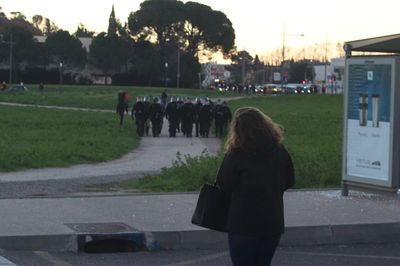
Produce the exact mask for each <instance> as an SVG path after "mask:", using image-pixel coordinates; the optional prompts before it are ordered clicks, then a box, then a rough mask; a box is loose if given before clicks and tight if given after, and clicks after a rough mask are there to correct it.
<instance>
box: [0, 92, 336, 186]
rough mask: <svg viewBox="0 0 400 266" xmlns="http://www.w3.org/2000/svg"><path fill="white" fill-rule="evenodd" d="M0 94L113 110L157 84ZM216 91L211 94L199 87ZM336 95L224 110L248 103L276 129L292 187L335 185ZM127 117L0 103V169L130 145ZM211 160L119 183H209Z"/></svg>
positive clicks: (95, 157)
mask: <svg viewBox="0 0 400 266" xmlns="http://www.w3.org/2000/svg"><path fill="white" fill-rule="evenodd" d="M29 88H30V90H29V91H28V92H14V93H12V92H6V93H4V92H2V93H0V101H7V102H18V103H31V104H43V105H58V106H74V107H86V108H96V109H97V108H98V109H111V110H112V109H114V108H115V103H116V94H117V92H118V91H119V90H120V89H125V90H127V91H129V93H130V94H131V96H132V98H135V97H136V95H157V96H158V95H160V94H161V92H162V90H163V88H126V87H104V86H98V87H95V86H90V87H89V86H87V87H79V86H75V87H72V86H63V87H62V88H61V89H59V88H58V86H53V87H51V86H49V87H46V88H45V92H44V93H40V92H39V91H38V90H37V88H35V87H32V85H31V86H29ZM206 92H207V95H208V96H211V97H220V96H221V95H224V96H225V95H227V96H230V94H221V93H219V92H215V91H214V92H211V91H206ZM168 94H169V95H182V96H183V95H186V96H192V97H195V96H199V95H204V91H199V90H188V89H180V90H176V89H168ZM342 99H343V98H342V96H341V95H285V96H277V97H264V96H263V97H253V98H251V99H242V100H236V101H231V102H230V103H229V104H230V107H231V109H232V111H234V110H236V109H237V108H239V107H242V106H255V107H257V108H260V109H261V110H262V111H263V112H265V113H266V114H268V115H269V116H270V117H271V118H272V119H273V120H274V121H275V122H277V123H279V124H281V125H282V127H283V128H284V136H285V141H284V144H285V146H286V147H287V149H288V150H289V152H290V153H291V155H292V157H293V161H294V165H295V171H296V178H297V182H296V188H317V187H319V188H322V187H337V186H339V184H340V176H341V156H342V155H341V153H342V104H343V103H342ZM134 131H135V129H134V125H133V123H125V125H124V127H123V128H122V129H119V127H118V121H117V118H116V115H115V114H112V113H95V112H80V111H61V110H46V109H39V108H18V107H6V106H0V172H1V171H2V172H5V171H15V170H21V169H27V168H40V167H49V166H66V165H72V164H78V163H89V162H98V161H106V160H111V159H115V158H118V157H120V156H121V155H123V154H125V153H127V152H128V151H129V150H131V149H133V148H134V147H136V145H137V144H138V139H137V137H136V134H135V133H134ZM221 156H222V154H221V155H220V156H219V157H218V158H214V157H210V156H200V157H195V158H186V159H188V160H187V161H186V162H185V160H182V158H179V157H178V159H177V162H176V163H175V164H174V166H173V167H171V168H166V169H163V170H162V173H161V175H159V176H155V177H147V178H144V179H142V180H140V181H136V182H134V184H131V182H128V183H124V184H119V185H118V187H122V188H132V187H133V188H135V189H140V190H145V191H148V190H150V191H193V190H198V189H199V188H200V186H201V184H203V183H204V182H212V181H213V179H214V177H215V174H216V171H217V168H218V165H219V163H220V160H221Z"/></svg>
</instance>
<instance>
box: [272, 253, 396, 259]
mask: <svg viewBox="0 0 400 266" xmlns="http://www.w3.org/2000/svg"><path fill="white" fill-rule="evenodd" d="M277 253H286V254H301V255H310V256H330V257H348V258H367V259H387V260H398V261H400V257H394V256H374V255H356V254H343V253H342V254H340V253H318V252H302V251H277Z"/></svg>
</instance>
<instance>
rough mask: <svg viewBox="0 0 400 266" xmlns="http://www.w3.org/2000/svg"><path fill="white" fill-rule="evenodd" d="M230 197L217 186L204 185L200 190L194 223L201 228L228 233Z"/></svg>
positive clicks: (193, 218)
mask: <svg viewBox="0 0 400 266" xmlns="http://www.w3.org/2000/svg"><path fill="white" fill-rule="evenodd" d="M229 203H230V197H229V195H227V194H226V193H225V192H223V191H222V190H221V189H220V188H219V187H218V186H217V185H216V184H213V185H212V184H204V185H203V187H202V188H201V190H200V194H199V198H198V200H197V205H196V209H195V211H194V213H193V216H192V223H193V224H195V225H198V226H201V227H205V228H209V229H213V230H217V231H221V232H226V221H227V216H228V210H229Z"/></svg>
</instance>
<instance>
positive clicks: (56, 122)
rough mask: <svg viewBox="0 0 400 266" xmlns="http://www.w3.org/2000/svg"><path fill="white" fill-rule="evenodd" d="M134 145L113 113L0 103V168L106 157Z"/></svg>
mask: <svg viewBox="0 0 400 266" xmlns="http://www.w3.org/2000/svg"><path fill="white" fill-rule="evenodd" d="M137 144H138V138H137V137H136V133H135V129H134V126H133V123H125V125H124V126H123V127H122V129H120V128H119V125H118V121H117V117H116V115H115V114H112V113H95V112H82V111H61V110H48V109H41V108H18V107H5V106H0V172H7V171H15V170H22V169H28V168H41V167H52V166H68V165H73V164H78V163H93V162H100V161H107V160H111V159H115V158H118V157H120V156H122V155H123V154H125V153H127V152H128V151H130V150H132V149H134V148H135V147H136V146H137Z"/></svg>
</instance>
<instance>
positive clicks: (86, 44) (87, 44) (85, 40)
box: [33, 35, 93, 53]
mask: <svg viewBox="0 0 400 266" xmlns="http://www.w3.org/2000/svg"><path fill="white" fill-rule="evenodd" d="M33 39H34V40H36V41H37V42H38V43H45V42H46V39H47V36H41V35H35V36H33ZM78 40H79V41H80V42H81V43H82V47H83V48H85V49H86V52H88V53H89V51H90V45H91V44H92V41H93V38H91V37H78Z"/></svg>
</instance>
